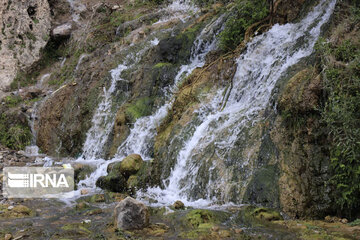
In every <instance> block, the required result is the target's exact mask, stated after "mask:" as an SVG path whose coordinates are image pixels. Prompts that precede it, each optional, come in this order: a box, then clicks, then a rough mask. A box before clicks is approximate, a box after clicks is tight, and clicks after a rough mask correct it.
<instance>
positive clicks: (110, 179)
mask: <svg viewBox="0 0 360 240" xmlns="http://www.w3.org/2000/svg"><path fill="white" fill-rule="evenodd" d="M96 186H97V187H99V188H102V189H106V190H109V191H111V192H125V191H126V190H127V182H126V178H125V177H124V176H123V175H121V174H116V173H111V174H109V175H107V176H102V177H99V178H98V180H97V181H96Z"/></svg>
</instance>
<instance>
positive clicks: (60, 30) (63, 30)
mask: <svg viewBox="0 0 360 240" xmlns="http://www.w3.org/2000/svg"><path fill="white" fill-rule="evenodd" d="M72 29H73V26H72V23H71V22H69V23H65V24H63V25H60V26H57V27H56V28H54V29H53V30H52V34H53V36H55V37H64V38H66V37H70V35H71V31H72Z"/></svg>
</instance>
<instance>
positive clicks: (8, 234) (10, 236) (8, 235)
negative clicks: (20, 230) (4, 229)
mask: <svg viewBox="0 0 360 240" xmlns="http://www.w3.org/2000/svg"><path fill="white" fill-rule="evenodd" d="M11 238H12V235H11V234H10V233H7V234H5V237H4V240H10V239H11Z"/></svg>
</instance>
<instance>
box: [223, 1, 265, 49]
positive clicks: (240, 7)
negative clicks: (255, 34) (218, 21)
mask: <svg viewBox="0 0 360 240" xmlns="http://www.w3.org/2000/svg"><path fill="white" fill-rule="evenodd" d="M268 13H269V6H268V4H267V1H266V0H254V1H250V0H237V1H236V8H235V13H234V15H233V16H232V17H231V18H230V19H229V20H228V21H227V23H226V26H225V29H224V31H223V32H222V33H221V34H220V46H221V48H222V49H223V50H224V51H231V50H234V49H235V48H236V47H237V46H238V45H239V44H240V43H241V42H242V41H243V40H244V36H245V32H246V29H247V28H248V27H250V26H251V25H252V24H254V23H256V22H258V21H260V20H262V19H263V18H265V17H266V16H267V15H268Z"/></svg>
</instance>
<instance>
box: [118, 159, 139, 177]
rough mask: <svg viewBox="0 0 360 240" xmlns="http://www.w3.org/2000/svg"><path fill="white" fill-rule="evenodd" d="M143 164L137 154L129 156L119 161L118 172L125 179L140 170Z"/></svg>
mask: <svg viewBox="0 0 360 240" xmlns="http://www.w3.org/2000/svg"><path fill="white" fill-rule="evenodd" d="M143 162H144V161H143V160H142V158H141V156H140V155H139V154H131V155H129V156H127V157H126V158H124V159H123V160H122V161H121V163H120V171H121V173H122V174H123V175H124V176H125V177H129V176H131V175H133V174H136V173H137V172H138V171H139V170H140V168H141V166H142V165H143Z"/></svg>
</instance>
